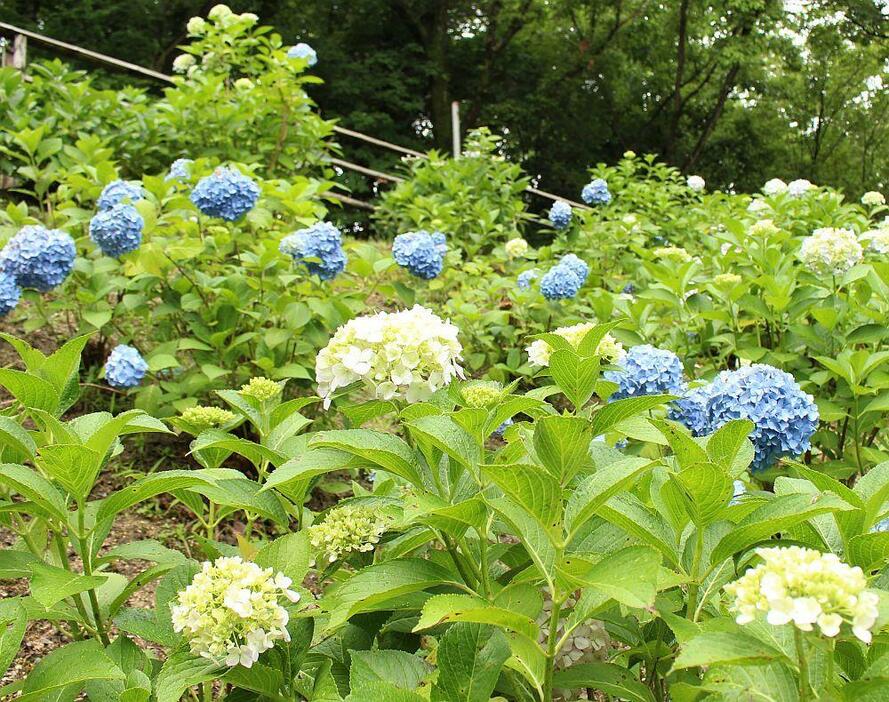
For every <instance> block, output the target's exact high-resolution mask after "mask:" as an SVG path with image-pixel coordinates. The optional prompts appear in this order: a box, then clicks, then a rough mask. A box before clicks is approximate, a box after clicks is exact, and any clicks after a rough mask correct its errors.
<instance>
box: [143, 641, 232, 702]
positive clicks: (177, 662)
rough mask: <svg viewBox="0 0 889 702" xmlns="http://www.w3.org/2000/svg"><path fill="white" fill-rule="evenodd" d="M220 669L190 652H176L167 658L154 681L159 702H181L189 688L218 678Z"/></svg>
mask: <svg viewBox="0 0 889 702" xmlns="http://www.w3.org/2000/svg"><path fill="white" fill-rule="evenodd" d="M218 670H219V669H218V668H217V667H216V666H215V665H214V664H213V663H211V662H210V661H208V660H207V659H206V658H199V657H197V656H193V655H192V654H191V653H189V652H188V651H175V652H173V653H172V654H170V655H169V656H168V657H167V660H165V661H164V664H163V666H161V669H160V671H158V674H157V679H156V680H155V681H154V694H155V698H156V700H157V702H179V699H180V698H181V697H182V693H184V692H185V691H186V690H187V689H188V688H189V687H191V686H192V685H197V684H199V683H202V682H206V681H208V680H213V679H215V678H216V677H218V672H217V671H218Z"/></svg>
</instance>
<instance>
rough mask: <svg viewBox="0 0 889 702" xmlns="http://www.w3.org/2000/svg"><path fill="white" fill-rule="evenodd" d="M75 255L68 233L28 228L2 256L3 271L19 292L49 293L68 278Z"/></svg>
mask: <svg viewBox="0 0 889 702" xmlns="http://www.w3.org/2000/svg"><path fill="white" fill-rule="evenodd" d="M76 255H77V249H76V248H75V246H74V239H72V238H71V237H70V236H69V235H68V234H66V233H65V232H63V231H60V230H59V229H47V228H46V227H42V226H40V225H33V224H29V225H27V226H25V227H22V228H21V229H20V230H19V232H18V234H16V235H15V236H14V237H12V238H11V239H10V240H9V242H8V243H7V244H6V246H5V247H4V248H3V251H2V252H0V270H3V271H5V272H6V273H8V274H9V275H11V276H13V277H14V278H15V281H16V284H17V285H18V286H19V287H20V288H34V289H35V290H39V291H40V292H47V291H48V290H52V289H53V288H54V287H56V286H57V285H59V284H60V283H61V282H62V281H63V280H65V278H67V277H68V274H69V273H70V272H71V269H72V268H73V267H74V257H75V256H76Z"/></svg>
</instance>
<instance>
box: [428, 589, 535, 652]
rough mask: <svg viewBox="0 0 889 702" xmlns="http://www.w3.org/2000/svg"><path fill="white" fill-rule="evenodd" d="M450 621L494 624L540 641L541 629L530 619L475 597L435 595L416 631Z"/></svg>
mask: <svg viewBox="0 0 889 702" xmlns="http://www.w3.org/2000/svg"><path fill="white" fill-rule="evenodd" d="M447 622H471V623H474V624H491V625H493V626H497V627H500V628H501V629H506V630H508V631H512V632H514V633H516V634H521V635H522V636H526V637H528V639H530V640H532V641H536V640H537V632H538V631H539V629H540V627H539V626H538V624H537V622H535V621H534V620H533V619H530V618H529V617H526V616H524V615H522V614H518V613H516V612H510V611H509V610H507V609H503V608H501V607H497V606H495V605H492V604H491V603H489V602H487V601H486V600H483V599H481V598H478V597H473V596H472V595H435V596H434V597H430V598H429V599H428V600H426V604H424V605H423V611H422V613H421V614H420V621H418V622H417V625H416V626H415V627H414V631H422V630H423V629H428V628H430V627H432V626H435V625H436V624H443V623H447Z"/></svg>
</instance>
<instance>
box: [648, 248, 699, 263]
mask: <svg viewBox="0 0 889 702" xmlns="http://www.w3.org/2000/svg"><path fill="white" fill-rule="evenodd" d="M654 257H655V258H663V259H666V260H667V261H672V262H673V263H688V262H689V261H691V260H692V259H691V254H690V253H689V252H688V251H686V250H685V249H683V248H682V247H681V246H660V247H658V248H656V249H655V250H654Z"/></svg>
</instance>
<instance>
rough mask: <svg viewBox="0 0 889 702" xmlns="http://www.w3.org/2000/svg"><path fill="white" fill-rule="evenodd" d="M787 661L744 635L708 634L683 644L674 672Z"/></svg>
mask: <svg viewBox="0 0 889 702" xmlns="http://www.w3.org/2000/svg"><path fill="white" fill-rule="evenodd" d="M782 659H783V660H786V656H785V655H784V653H783V652H782V651H781V650H780V649H777V648H774V647H772V646H769V645H768V644H767V643H765V642H764V641H762V640H760V639H758V638H756V637H754V636H750V635H748V634H745V633H743V632H729V631H705V632H703V633H701V634H699V635H698V636H695V637H694V638H693V639H691V640H690V641H688V642H686V643H684V644H682V646H681V647H680V653H679V656H678V658H677V659H676V661H675V662H674V663H673V670H681V669H682V668H695V667H699V666H713V665H738V664H757V663H768V662H769V661H777V660H782Z"/></svg>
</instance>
